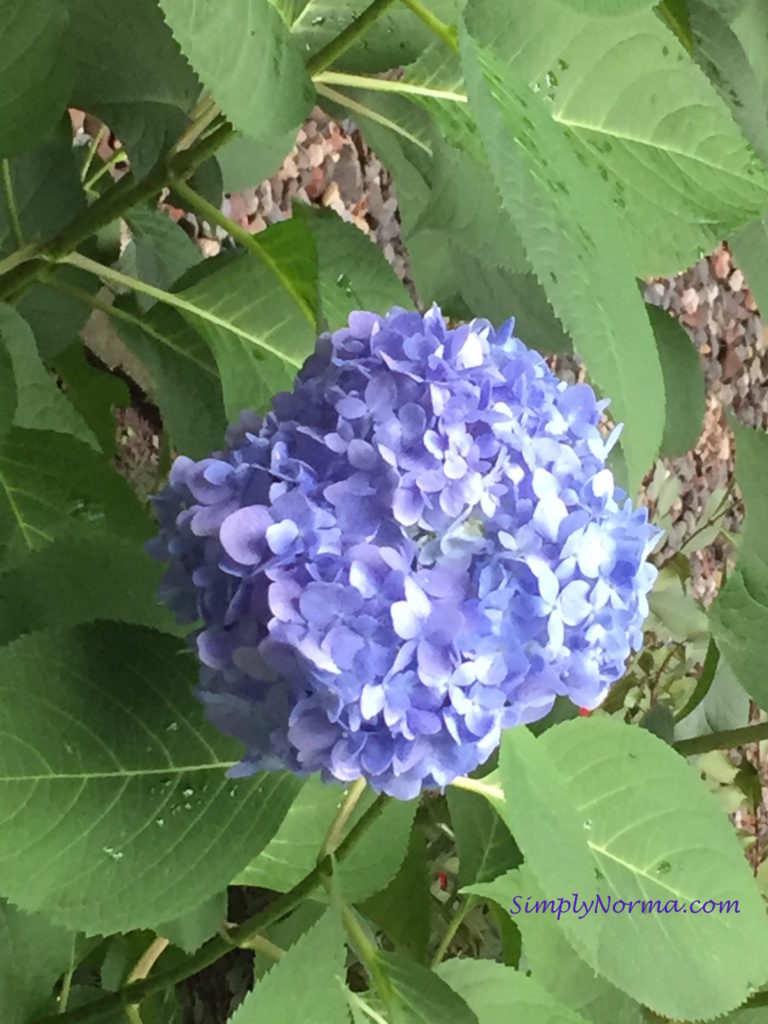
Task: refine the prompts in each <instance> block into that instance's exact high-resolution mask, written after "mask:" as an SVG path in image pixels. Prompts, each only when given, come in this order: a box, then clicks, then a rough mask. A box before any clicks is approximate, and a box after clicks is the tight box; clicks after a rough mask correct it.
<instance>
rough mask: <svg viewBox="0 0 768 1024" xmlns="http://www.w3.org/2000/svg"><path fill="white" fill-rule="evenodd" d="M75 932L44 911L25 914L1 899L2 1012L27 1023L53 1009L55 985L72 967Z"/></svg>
mask: <svg viewBox="0 0 768 1024" xmlns="http://www.w3.org/2000/svg"><path fill="white" fill-rule="evenodd" d="M73 941H74V936H72V935H70V934H69V932H67V931H65V930H64V929H63V928H59V927H58V925H53V924H51V923H50V921H48V920H47V919H46V918H45V917H43V916H42V915H41V914H24V913H22V911H20V910H17V909H16V907H13V906H11V904H9V903H6V902H5V901H4V900H0V1014H1V1015H2V1019H3V1024H26V1022H27V1021H29V1020H32V1019H33V1018H34V1017H37V1016H39V1015H40V1014H43V1013H45V1012H53V1010H54V1001H53V987H54V985H55V984H56V982H57V981H58V979H59V977H60V976H61V975H62V974H64V972H65V971H66V970H68V968H69V962H70V957H71V955H72V943H73Z"/></svg>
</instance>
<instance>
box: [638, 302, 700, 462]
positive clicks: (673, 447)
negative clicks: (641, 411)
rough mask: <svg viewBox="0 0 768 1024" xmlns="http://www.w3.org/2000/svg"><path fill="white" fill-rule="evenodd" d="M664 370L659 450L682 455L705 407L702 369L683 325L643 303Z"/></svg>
mask: <svg viewBox="0 0 768 1024" xmlns="http://www.w3.org/2000/svg"><path fill="white" fill-rule="evenodd" d="M645 309H646V312H647V314H648V319H649V320H650V321H651V327H652V328H653V334H654V337H655V338H656V345H657V347H658V350H659V359H660V360H661V372H662V373H663V374H664V391H665V393H666V413H667V419H666V422H665V424H664V437H663V438H662V441H661V449H660V454H661V455H663V456H666V457H668V458H674V457H675V456H678V455H685V453H686V452H688V451H690V450H691V449H692V448H694V447H695V445H696V442H697V441H698V440H699V435H700V434H701V428H702V424H703V422H704V412H705V411H706V407H707V386H706V380H705V378H704V369H703V367H702V365H701V359H700V358H699V354H698V352H697V351H696V347H695V345H694V344H693V342H692V341H691V339H690V338H689V337H688V334H687V333H686V331H685V329H684V328H683V327H682V326H681V325H680V324H679V323H678V321H677V320H675V319H674V318H673V317H671V316H670V315H669V314H668V313H665V312H664V310H662V309H657V308H656V307H655V306H646V307H645Z"/></svg>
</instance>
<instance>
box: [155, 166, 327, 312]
mask: <svg viewBox="0 0 768 1024" xmlns="http://www.w3.org/2000/svg"><path fill="white" fill-rule="evenodd" d="M170 185H171V187H172V188H173V190H174V192H175V193H176V194H177V195H178V196H179V197H180V198H181V199H183V200H184V201H185V203H186V204H187V206H188V208H189V209H190V210H195V211H196V212H197V213H199V214H200V216H201V217H204V218H205V219H206V220H207V221H210V223H211V224H217V225H218V226H219V227H220V228H223V229H224V230H225V231H226V232H228V233H229V234H230V235H232V237H233V238H234V239H235V240H236V241H237V242H239V243H240V245H242V247H243V248H244V249H247V250H248V252H250V253H253V255H254V256H257V257H258V258H259V259H260V260H261V262H262V263H265V264H266V265H267V266H268V267H269V269H270V270H271V271H272V273H273V274H274V275H275V277H277V279H278V280H279V281H280V283H281V284H282V285H283V287H284V288H285V289H286V291H287V292H288V293H289V294H290V295H292V296H293V299H294V301H295V302H296V305H297V306H298V307H299V309H300V310H301V312H302V313H303V314H304V316H305V317H306V318H307V320H308V321H309V322H310V324H312V326H313V327H316V326H317V322H316V317H315V314H314V312H313V310H312V307H311V306H310V304H309V303H308V302H307V300H306V299H305V298H304V296H303V295H302V294H301V293H300V292H298V291H297V290H296V287H295V285H294V284H293V282H292V281H291V280H290V278H289V277H288V276H287V275H286V273H285V271H284V269H283V268H282V266H281V265H280V264H279V263H277V262H275V260H274V259H273V258H272V256H271V255H270V253H269V252H268V251H267V249H266V248H265V246H263V245H262V243H261V242H260V241H259V240H258V238H256V236H255V235H253V234H252V233H251V232H250V231H246V230H245V228H244V227H242V226H241V225H240V224H238V223H237V222H236V221H234V220H231V219H230V218H229V217H227V216H226V215H225V214H224V213H222V212H221V210H220V209H219V208H218V207H217V206H214V205H213V203H209V202H208V200H207V199H204V198H203V197H202V196H201V195H199V194H198V193H197V192H195V190H194V189H193V188H191V187H190V186H189V185H187V183H186V182H185V181H182V180H181V179H176V178H171V181H170Z"/></svg>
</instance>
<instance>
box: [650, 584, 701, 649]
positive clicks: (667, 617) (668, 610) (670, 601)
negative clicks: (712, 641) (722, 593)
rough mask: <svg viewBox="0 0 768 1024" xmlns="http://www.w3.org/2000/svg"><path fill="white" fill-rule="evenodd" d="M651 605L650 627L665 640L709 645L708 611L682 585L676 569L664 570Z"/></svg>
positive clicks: (654, 587) (655, 586) (651, 598)
mask: <svg viewBox="0 0 768 1024" xmlns="http://www.w3.org/2000/svg"><path fill="white" fill-rule="evenodd" d="M648 603H649V605H650V609H651V618H650V619H649V621H648V628H649V629H650V630H651V632H653V633H656V634H657V636H659V637H660V638H661V639H662V640H663V641H665V642H669V641H670V640H672V641H677V642H678V643H691V642H693V641H699V642H702V641H703V642H704V643H706V642H707V640H708V634H709V628H708V623H707V615H706V612H705V611H704V609H703V608H702V607H701V605H700V604H699V602H698V601H697V600H696V599H695V598H694V597H693V595H692V594H691V593H690V590H689V589H688V588H687V587H686V586H685V585H684V584H683V581H682V580H681V579H680V576H679V574H678V572H677V570H676V569H675V567H674V566H664V567H663V568H662V570H661V572H660V573H659V575H658V577H657V579H656V583H655V584H654V586H653V590H652V591H651V593H650V595H649V598H648Z"/></svg>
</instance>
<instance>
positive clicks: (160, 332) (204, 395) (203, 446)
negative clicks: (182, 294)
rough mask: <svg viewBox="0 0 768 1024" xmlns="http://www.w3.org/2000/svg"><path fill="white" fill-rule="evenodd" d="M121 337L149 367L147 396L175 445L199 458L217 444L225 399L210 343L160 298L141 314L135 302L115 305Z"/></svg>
mask: <svg viewBox="0 0 768 1024" xmlns="http://www.w3.org/2000/svg"><path fill="white" fill-rule="evenodd" d="M114 315H115V316H116V317H117V318H118V319H117V326H118V330H119V333H120V338H121V339H122V340H123V342H124V343H125V344H126V345H127V347H128V348H129V349H130V350H131V352H132V353H133V354H134V355H135V356H137V357H138V358H139V359H140V360H141V362H142V363H143V364H144V366H145V367H146V368H147V370H148V371H149V373H150V375H151V378H152V383H153V385H154V387H153V388H152V397H153V398H154V400H155V401H156V403H157V405H158V406H159V408H160V412H161V414H162V418H163V427H164V428H165V430H166V431H167V432H168V433H169V434H170V437H171V440H172V441H173V443H174V445H175V447H176V448H177V449H178V450H179V451H182V452H184V454H185V455H189V456H190V458H197V459H202V458H204V457H205V456H206V455H208V454H209V453H210V452H212V451H215V450H217V449H218V448H220V447H221V444H222V439H223V437H224V432H225V430H226V423H227V420H226V416H225V414H224V399H223V396H222V392H221V383H220V381H219V374H218V368H217V366H216V361H215V359H214V358H213V353H212V352H211V349H210V347H209V346H208V345H207V344H206V343H205V341H204V340H203V338H202V337H201V336H200V334H199V333H198V332H197V331H196V330H195V329H194V327H192V326H191V325H190V324H188V323H187V322H186V321H185V320H184V318H183V317H182V316H181V315H180V314H179V313H177V312H176V310H175V309H171V308H170V307H169V306H166V305H164V304H163V303H161V302H157V303H155V305H154V306H153V307H152V308H151V309H150V310H149V311H148V312H146V313H144V314H143V316H142V315H140V312H139V309H138V307H137V306H136V304H135V302H134V301H133V300H132V299H130V300H126V299H121V300H119V301H118V302H117V303H116V304H115V314H114Z"/></svg>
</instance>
